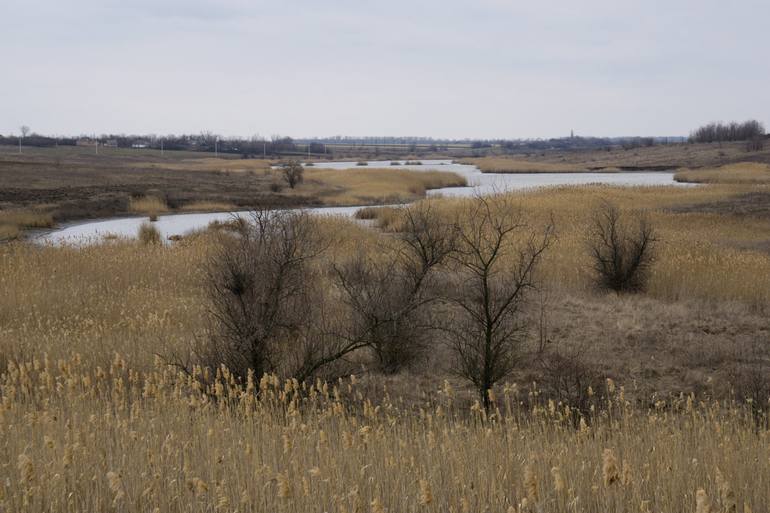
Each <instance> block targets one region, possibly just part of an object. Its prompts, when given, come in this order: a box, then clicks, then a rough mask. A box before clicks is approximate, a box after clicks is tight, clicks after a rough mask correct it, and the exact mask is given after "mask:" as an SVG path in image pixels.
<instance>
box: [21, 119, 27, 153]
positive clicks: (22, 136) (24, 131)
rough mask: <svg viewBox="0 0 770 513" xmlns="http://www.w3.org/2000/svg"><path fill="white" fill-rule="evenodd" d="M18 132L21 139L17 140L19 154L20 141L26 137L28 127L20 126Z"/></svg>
mask: <svg viewBox="0 0 770 513" xmlns="http://www.w3.org/2000/svg"><path fill="white" fill-rule="evenodd" d="M19 132H21V137H20V138H19V153H21V145H22V141H23V139H24V138H25V137H27V134H28V133H29V127H28V126H27V125H21V126H20V127H19Z"/></svg>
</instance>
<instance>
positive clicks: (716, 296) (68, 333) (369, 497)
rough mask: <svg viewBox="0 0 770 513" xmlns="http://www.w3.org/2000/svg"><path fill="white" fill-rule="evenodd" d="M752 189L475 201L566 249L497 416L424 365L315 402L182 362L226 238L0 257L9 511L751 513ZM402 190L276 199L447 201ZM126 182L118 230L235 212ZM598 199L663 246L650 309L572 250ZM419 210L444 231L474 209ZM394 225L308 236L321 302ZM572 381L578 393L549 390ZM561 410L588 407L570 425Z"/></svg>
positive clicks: (765, 286)
mask: <svg viewBox="0 0 770 513" xmlns="http://www.w3.org/2000/svg"><path fill="white" fill-rule="evenodd" d="M232 162H237V161H232ZM217 164H218V163H217ZM207 165H209V164H205V165H204V164H202V166H204V167H205V166H207ZM75 167H76V166H73V168H72V169H73V171H72V172H73V174H74V175H77V171H76V170H75ZM132 172H133V171H132ZM155 172H158V170H153V171H152V173H155ZM163 172H164V173H166V172H168V173H182V174H183V176H184V177H186V178H187V179H192V178H191V177H192V176H193V174H197V175H199V176H204V177H205V176H209V174H212V176H213V175H216V176H223V177H226V178H227V177H229V178H230V179H231V180H232V181H231V182H229V183H230V184H231V185H233V186H234V185H235V184H237V183H240V182H237V180H238V179H239V178H235V177H236V176H239V177H240V176H250V177H255V176H257V175H259V179H260V180H264V183H271V182H272V180H274V179H275V177H276V174H277V173H278V171H275V170H265V169H260V170H244V169H240V168H239V169H234V168H232V169H229V170H227V171H226V172H225V173H224V174H221V175H220V174H217V173H216V172H214V171H211V170H210V169H208V170H207V169H194V170H188V171H181V170H167V171H163ZM762 172H764V171H762V168H761V167H758V166H756V165H754V164H752V165H746V166H732V167H728V168H720V169H716V170H710V169H699V170H693V171H692V173H699V174H698V176H697V177H706V178H707V180H704V181H709V182H720V183H710V184H708V185H704V186H698V187H688V188H684V187H683V188H673V187H635V188H615V187H609V186H580V187H563V188H557V189H548V190H538V191H531V192H517V193H510V194H508V195H507V196H506V197H505V198H497V199H492V200H491V201H493V202H494V201H502V200H505V201H508V202H510V203H511V204H513V205H514V206H516V207H517V208H520V209H521V211H522V212H523V214H524V216H525V219H526V220H527V222H528V223H529V226H530V227H532V228H534V229H539V228H542V227H543V226H545V225H546V224H547V223H549V222H550V221H551V220H553V222H554V223H555V225H556V230H557V239H556V240H555V242H554V243H553V245H552V246H551V247H550V248H549V249H548V250H547V252H546V253H545V255H544V259H543V261H542V265H541V267H540V269H539V272H538V283H539V285H540V287H539V290H538V291H537V293H535V294H534V295H533V296H532V297H531V300H530V302H529V303H528V304H527V306H526V308H524V309H523V310H522V312H521V316H522V317H521V318H522V320H523V321H525V322H526V324H527V325H528V326H529V329H528V330H527V331H525V335H524V344H525V347H526V348H527V351H526V352H525V353H524V354H523V355H522V357H521V359H520V360H519V361H518V362H517V367H516V369H515V371H514V372H513V373H512V374H511V375H510V376H509V377H508V378H507V382H505V383H503V384H500V385H499V386H498V387H496V388H495V389H494V394H493V408H492V410H491V411H490V412H489V413H485V412H484V410H483V408H480V407H479V405H478V402H477V395H476V392H475V391H474V390H472V388H471V387H469V386H468V385H467V384H466V383H465V382H464V381H462V380H460V379H459V378H458V377H457V376H456V375H455V374H453V373H452V372H450V370H449V369H450V365H449V364H450V359H451V358H450V354H449V353H448V349H447V348H446V347H445V346H444V345H442V344H441V343H436V344H435V345H434V346H431V347H430V349H429V350H428V351H426V353H425V354H424V355H423V356H421V358H420V359H419V360H418V361H417V362H416V363H415V364H414V365H412V366H409V367H408V368H406V369H404V370H402V371H401V372H399V373H397V374H394V375H387V374H381V373H379V372H377V371H374V370H370V369H369V368H368V367H366V366H365V364H366V361H367V360H366V355H365V354H359V353H354V354H352V355H350V358H349V359H348V360H347V361H346V362H345V367H344V368H345V369H347V370H349V371H350V372H352V373H353V374H354V375H355V376H354V377H342V378H339V377H338V376H328V378H329V380H328V381H320V380H319V381H318V382H317V383H313V384H311V383H306V384H299V383H295V382H292V381H291V380H289V381H285V380H284V379H283V377H275V376H272V377H271V376H268V377H260V376H256V377H253V378H252V379H250V380H248V381H246V382H236V380H235V378H233V377H232V376H231V375H229V374H228V373H227V371H223V370H221V369H220V370H219V371H217V370H215V369H208V370H204V369H200V368H199V367H195V364H200V363H201V362H200V360H199V359H198V358H199V357H198V354H197V353H196V352H195V351H194V350H193V349H194V347H195V346H196V344H198V343H200V342H201V341H206V340H208V337H209V329H210V324H209V323H207V306H206V305H207V298H208V290H207V288H206V287H205V280H204V263H205V262H207V261H208V259H209V258H210V257H211V255H212V251H213V250H214V249H216V248H217V246H218V244H219V243H220V241H221V237H223V236H225V235H222V234H221V233H219V232H217V231H215V230H211V231H207V232H201V233H198V234H195V235H192V236H189V237H186V238H184V239H182V240H181V241H179V242H175V243H173V244H169V245H160V244H142V243H140V242H136V241H126V240H120V239H118V240H110V241H106V242H104V243H101V244H98V245H92V246H85V247H81V248H75V247H67V246H60V247H54V246H42V247H41V246H35V245H32V244H29V243H25V242H14V243H8V244H2V245H0V291H2V293H1V294H0V454H1V455H2V457H1V458H0V510H2V511H5V510H8V511H30V512H38V511H39V512H58V511H62V512H64V511H67V512H72V511H115V512H122V511H152V512H155V511H158V512H166V511H171V512H174V511H178V512H183V511H201V512H203V511H206V512H209V511H228V512H234V511H285V512H295V511H296V512H306V511H308V512H309V511H318V512H324V511H328V512H332V511H334V512H347V513H352V512H355V511H359V512H373V513H381V512H393V513H394V512H402V511H405V512H406V511H414V512H421V511H426V512H427V511H436V512H439V511H441V512H445V511H455V512H458V513H459V512H467V513H472V512H480V511H502V512H506V513H512V512H516V513H529V512H545V511H553V512H565V513H566V512H587V513H604V512H607V511H640V512H642V513H653V512H655V513H658V512H667V511H676V512H679V511H683V512H690V511H692V512H696V513H704V512H711V513H713V512H716V511H728V512H735V513H740V512H744V513H747V512H749V511H754V512H759V511H767V510H768V508H770V449H768V447H770V444H768V431H767V417H766V416H763V415H764V414H763V413H762V411H764V410H765V409H766V407H767V404H768V399H770V387H768V381H767V379H766V376H768V375H769V374H768V373H770V359H768V354H770V351H768V348H770V326H768V323H767V315H768V310H770V208H768V204H770V201H769V200H770V193H768V191H767V190H766V186H765V185H763V183H762V182H761V181H758V180H756V179H755V177H756V176H757V175H758V174H760V176H761V173H762ZM142 173H143V172H142ZM186 173H189V174H186ZM393 173H394V171H393V170H376V169H363V170H356V171H354V172H353V171H332V170H324V169H321V168H320V167H319V168H313V169H308V170H307V171H306V175H305V180H306V182H305V184H304V185H303V186H301V187H300V188H299V189H297V190H296V191H295V192H293V193H292V192H288V193H284V192H281V194H288V195H291V194H296V195H298V196H299V195H301V194H312V196H313V197H315V198H321V199H322V200H323V201H328V202H329V203H347V202H349V201H353V202H355V201H362V202H363V201H367V202H370V201H373V202H378V200H379V202H381V203H385V202H388V201H392V200H394V199H396V198H399V199H402V200H411V199H415V198H419V197H421V196H422V195H423V194H424V191H425V190H426V189H429V188H432V187H441V186H449V185H458V184H459V182H458V181H457V177H455V176H452V175H450V174H432V173H428V172H415V173H408V174H405V175H403V176H400V175H399V176H398V177H397V179H396V180H393V179H392V177H394V175H393ZM686 173H690V172H689V171H687V172H686ZM701 173H702V174H701ZM44 175H45V172H43V173H42V175H39V176H44ZM725 175H726V176H727V177H728V179H727V180H726V179H725V178H724V177H725ZM89 176H90V177H88V178H87V179H89V180H90V179H93V178H92V175H89ZM119 176H123V175H121V174H120V173H117V172H115V174H109V173H108V178H109V177H111V178H110V179H115V178H116V177H119ZM126 176H127V175H126ZM150 176H154V175H150ZM163 176H166V177H167V178H168V177H169V176H171V175H163ZM735 176H740V180H735V179H734V177H735ZM145 178H146V177H144V178H142V180H144V179H145ZM688 178H692V177H689V176H688ZM46 179H47V180H51V179H53V178H51V177H49V178H46ZM83 179H85V178H83ZM168 179H170V178H168ZM30 182H31V183H32V184H34V183H36V182H35V180H30ZM343 182H344V183H343ZM725 182H726V183H725ZM38 184H39V182H38ZM141 184H142V185H141V187H139V189H141V194H137V195H136V196H133V200H131V199H130V198H131V197H130V196H129V197H127V198H126V200H125V203H126V204H125V208H126V209H127V210H128V209H129V206H130V205H133V207H132V208H133V209H135V210H136V211H140V212H143V213H151V212H152V211H155V210H157V209H159V208H164V207H167V208H169V209H184V208H190V209H196V207H197V208H201V209H202V210H206V209H208V208H216V206H221V207H230V206H231V204H230V203H227V202H226V200H224V199H223V198H224V196H223V197H222V198H220V199H219V200H216V201H222V202H223V203H215V204H210V203H197V204H196V201H197V202H204V201H215V200H211V199H197V200H194V201H193V198H192V197H190V198H189V199H190V201H189V202H174V200H173V198H175V197H176V196H174V195H172V194H167V195H166V196H163V201H160V200H159V198H161V196H157V195H155V194H157V192H155V191H153V190H151V189H149V188H148V187H147V186H146V185H147V184H146V183H145V182H141ZM198 184H200V182H198ZM156 185H157V184H156ZM33 187H34V185H33ZM303 187H304V189H303ZM43 189H45V188H44V187H43ZM154 189H155V190H156V191H157V190H158V189H159V188H158V187H154ZM10 190H11V189H7V191H10ZM138 192H139V191H138ZM169 198H171V200H169ZM602 200H609V201H611V202H613V203H614V204H616V205H618V206H619V208H620V209H621V211H622V212H623V213H625V214H626V215H629V216H638V215H639V214H644V215H645V216H647V218H648V219H649V221H650V222H651V223H652V225H653V226H654V228H655V230H656V234H657V237H658V239H659V242H658V245H657V253H656V258H655V261H654V263H653V267H652V270H651V275H650V283H649V287H648V289H647V291H646V292H645V293H644V294H636V295H631V294H629V295H616V294H614V293H605V292H600V291H597V290H596V288H595V286H594V281H593V279H592V276H591V273H590V262H589V260H588V256H587V250H586V242H585V240H586V235H587V232H588V229H589V226H590V223H591V219H592V212H593V209H594V208H595V207H596V206H597V205H599V204H600V202H601V201H602ZM295 201H296V202H297V203H300V204H301V203H302V202H305V201H310V200H309V199H308V198H300V197H298V198H295ZM425 201H429V202H430V204H431V206H432V208H435V209H436V211H437V212H439V213H441V214H442V216H443V217H446V218H452V217H453V216H456V213H457V212H460V211H461V208H462V207H463V202H464V201H466V200H459V199H449V198H447V199H430V200H425ZM204 207H205V208H204ZM5 212H8V213H6V214H5V215H9V216H10V215H11V214H10V211H5ZM402 212H403V211H402V210H400V209H398V208H389V207H385V208H381V209H369V210H368V211H367V212H366V213H365V215H364V217H367V218H371V219H374V222H376V223H379V225H380V226H381V229H379V230H373V229H371V228H367V227H364V226H361V225H359V224H357V223H356V222H354V221H351V220H345V219H324V220H322V221H320V222H319V224H318V225H317V228H318V230H319V231H323V232H324V233H326V234H328V236H329V237H330V240H333V244H330V246H329V248H328V249H327V251H326V253H325V254H324V260H323V264H319V265H322V268H321V269H320V272H319V273H318V279H320V280H331V276H332V272H331V269H330V268H328V266H329V265H331V264H333V263H336V262H339V261H343V260H344V259H349V258H351V257H352V256H355V255H360V254H365V255H372V256H373V257H375V258H376V257H377V256H378V255H381V254H383V253H384V252H385V251H386V250H387V248H388V247H389V245H390V244H391V243H392V237H393V235H394V233H395V232H397V231H398V230H399V228H400V226H401V223H402V222H403V217H402V216H403V213H402ZM13 215H20V214H13ZM0 219H2V217H0ZM8 219H10V218H8ZM13 219H14V220H13V225H16V223H24V224H25V225H35V224H39V223H46V222H48V220H50V217H37V216H32V217H29V218H27V217H24V218H13ZM0 224H2V223H0ZM11 225H12V224H11V222H10V221H9V222H8V226H11ZM323 266H327V267H323ZM323 284H326V285H327V286H326V287H325V288H324V290H330V291H332V292H333V291H334V290H335V289H334V286H333V285H332V283H331V281H328V282H327V281H323ZM332 297H335V296H334V295H333V294H332ZM331 307H332V308H333V307H334V304H331ZM437 340H439V339H437ZM538 344H543V345H544V352H543V353H540V352H539V351H536V349H535V348H536V347H537V346H538ZM557 356H558V358H555V357H557ZM554 362H556V363H558V364H559V365H561V367H556V368H555V369H554V367H553V364H554ZM179 363H184V364H189V368H192V369H193V370H192V373H191V374H187V373H185V372H184V371H180V369H179V367H178V366H177V365H175V364H179ZM577 372H580V373H583V374H574V373H577ZM348 373H349V372H346V375H347V374H348ZM319 377H327V376H323V375H321V376H319ZM332 378H333V379H332ZM573 378H574V379H577V380H578V383H579V384H578V385H576V386H577V388H576V389H575V390H572V389H565V388H564V384H565V382H569V380H571V379H573ZM569 383H571V382H569ZM569 383H568V384H569ZM569 386H572V385H571V384H570V385H569ZM589 387H590V391H589ZM257 392H258V394H257ZM574 394H580V395H583V396H585V395H587V396H588V399H587V404H583V405H581V406H580V408H579V409H578V406H577V405H576V404H574V403H573V402H572V397H574ZM581 419H582V421H581ZM697 504H700V506H697ZM707 506H711V508H710V509H708V508H707ZM696 508H700V509H696Z"/></svg>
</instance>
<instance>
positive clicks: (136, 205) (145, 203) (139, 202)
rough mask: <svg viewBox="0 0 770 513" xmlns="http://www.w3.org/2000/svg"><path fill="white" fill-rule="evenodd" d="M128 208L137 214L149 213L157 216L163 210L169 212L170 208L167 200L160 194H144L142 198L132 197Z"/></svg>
mask: <svg viewBox="0 0 770 513" xmlns="http://www.w3.org/2000/svg"><path fill="white" fill-rule="evenodd" d="M128 209H129V211H131V212H136V213H137V214H147V215H149V216H152V215H155V216H157V215H158V214H159V213H161V212H168V210H169V208H168V205H167V204H166V201H165V200H163V199H161V198H159V197H158V196H149V195H148V196H142V197H141V198H131V199H130V200H129V202H128Z"/></svg>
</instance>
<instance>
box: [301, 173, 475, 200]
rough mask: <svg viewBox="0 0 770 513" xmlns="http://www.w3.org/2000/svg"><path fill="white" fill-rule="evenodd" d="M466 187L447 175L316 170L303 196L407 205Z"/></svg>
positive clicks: (457, 177)
mask: <svg viewBox="0 0 770 513" xmlns="http://www.w3.org/2000/svg"><path fill="white" fill-rule="evenodd" d="M465 185H467V181H466V180H465V178H463V177H462V176H460V175H458V174H456V173H451V172H446V171H409V170H404V169H376V168H375V169H355V170H337V169H323V168H314V169H307V170H305V184H304V185H303V186H302V187H303V188H304V192H301V193H302V194H308V193H313V194H314V195H317V196H318V197H319V198H320V200H321V202H322V203H324V204H326V205H367V204H386V203H406V202H409V201H414V200H417V199H420V198H423V197H425V192H426V191H428V190H431V189H440V188H443V187H463V186H465ZM298 190H299V189H298Z"/></svg>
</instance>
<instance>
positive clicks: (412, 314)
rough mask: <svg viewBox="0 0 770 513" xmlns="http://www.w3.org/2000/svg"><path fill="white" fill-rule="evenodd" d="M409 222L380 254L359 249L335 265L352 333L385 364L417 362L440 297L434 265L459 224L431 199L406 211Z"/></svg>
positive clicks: (385, 367)
mask: <svg viewBox="0 0 770 513" xmlns="http://www.w3.org/2000/svg"><path fill="white" fill-rule="evenodd" d="M402 214H403V218H404V227H403V229H402V231H401V232H400V233H399V236H398V240H396V241H394V245H393V246H392V247H390V248H387V249H386V250H385V251H381V252H380V255H379V258H374V257H371V256H366V255H358V256H357V257H356V258H354V259H353V260H351V261H349V262H347V263H345V264H341V265H335V266H334V274H335V277H336V282H337V283H338V285H339V286H340V289H341V290H342V292H343V300H344V302H345V303H346V305H347V306H348V308H349V317H350V319H351V325H350V331H349V333H348V335H347V336H348V337H349V338H350V340H352V341H358V342H362V343H364V344H365V345H366V346H367V347H369V348H370V349H371V350H372V352H373V353H374V356H375V359H376V361H377V366H378V368H379V370H381V371H383V372H386V373H394V372H397V371H399V370H400V369H401V368H402V367H404V366H405V365H408V364H409V363H411V362H413V361H414V360H415V358H416V357H417V356H419V354H420V353H421V351H422V350H423V348H424V347H425V345H426V341H427V338H428V336H429V333H430V332H431V322H430V312H429V311H428V306H429V305H431V304H432V303H434V302H435V301H436V300H437V296H436V294H435V291H434V287H433V285H434V284H433V281H434V275H435V273H434V270H435V269H436V267H437V266H439V265H440V264H442V263H443V262H444V261H445V260H446V258H447V256H448V255H449V254H451V252H452V251H453V249H454V228H453V226H452V225H451V224H450V223H446V222H443V221H442V220H441V218H440V217H439V215H438V214H437V213H436V212H435V210H434V209H433V208H432V206H431V204H430V203H429V202H421V203H419V204H417V205H414V206H411V207H408V208H406V209H404V210H403V212H402Z"/></svg>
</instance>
